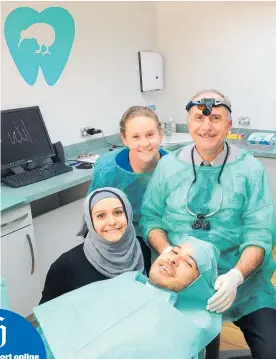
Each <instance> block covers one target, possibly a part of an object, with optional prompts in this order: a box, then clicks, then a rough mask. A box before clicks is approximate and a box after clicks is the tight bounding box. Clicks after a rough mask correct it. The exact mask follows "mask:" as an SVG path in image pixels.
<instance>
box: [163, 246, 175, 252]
mask: <svg viewBox="0 0 276 359" xmlns="http://www.w3.org/2000/svg"><path fill="white" fill-rule="evenodd" d="M172 248H173V246H168V247H166V248H165V249H164V250H163V252H162V253H161V254H163V253H168V252H170V251H171V250H172Z"/></svg>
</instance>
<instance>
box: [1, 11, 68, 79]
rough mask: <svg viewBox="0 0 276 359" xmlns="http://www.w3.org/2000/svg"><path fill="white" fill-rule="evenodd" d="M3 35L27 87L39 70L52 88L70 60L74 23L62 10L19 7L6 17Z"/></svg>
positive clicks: (35, 77)
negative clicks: (38, 9) (39, 10)
mask: <svg viewBox="0 0 276 359" xmlns="http://www.w3.org/2000/svg"><path fill="white" fill-rule="evenodd" d="M4 34H5V39H6V43H7V46H8V48H9V50H10V53H11V56H12V58H13V61H14V63H15V65H16V67H17V69H18V71H19V72H20V74H21V76H22V77H23V79H24V80H25V81H26V82H27V84H29V85H31V86H32V85H34V83H35V82H36V79H37V75H38V70H39V67H40V68H41V70H42V73H43V75H44V78H45V81H46V82H47V84H48V85H49V86H53V85H54V84H55V83H56V82H57V81H58V79H59V78H60V76H61V74H62V72H63V70H64V67H65V65H66V63H67V61H68V58H69V55H70V52H71V49H72V46H73V42H74V38H75V23H74V19H73V17H72V15H71V14H70V13H69V12H68V11H67V10H65V9H64V8H61V7H49V8H47V9H45V10H43V11H42V12H40V13H39V12H38V11H36V10H34V9H32V8H30V7H20V8H17V9H15V10H13V11H12V12H11V13H10V14H9V15H8V16H7V18H6V21H5V24H4Z"/></svg>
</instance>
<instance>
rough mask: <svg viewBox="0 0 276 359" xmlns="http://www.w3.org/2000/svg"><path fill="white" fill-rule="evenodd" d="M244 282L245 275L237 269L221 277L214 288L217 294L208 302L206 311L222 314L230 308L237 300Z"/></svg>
mask: <svg viewBox="0 0 276 359" xmlns="http://www.w3.org/2000/svg"><path fill="white" fill-rule="evenodd" d="M243 281H244V278H243V275H242V274H241V272H240V271H239V270H238V269H237V268H232V269H230V271H229V272H227V273H226V274H222V275H220V276H219V277H218V278H217V280H216V282H215V286H214V289H215V290H216V291H217V292H216V293H215V294H214V295H213V296H212V297H211V298H210V299H209V300H208V304H207V307H206V309H207V310H209V311H210V312H217V313H222V312H224V311H225V310H227V309H228V308H230V307H231V305H232V304H233V302H234V300H235V298H236V295H237V289H238V287H239V286H240V285H241V284H242V283H243Z"/></svg>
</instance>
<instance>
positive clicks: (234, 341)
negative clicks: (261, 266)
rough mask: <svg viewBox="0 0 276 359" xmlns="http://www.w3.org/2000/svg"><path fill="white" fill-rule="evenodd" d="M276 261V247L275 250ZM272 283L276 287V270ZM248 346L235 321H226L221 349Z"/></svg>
mask: <svg viewBox="0 0 276 359" xmlns="http://www.w3.org/2000/svg"><path fill="white" fill-rule="evenodd" d="M274 258H275V261H276V249H275V250H274ZM272 283H273V284H274V287H275V288H276V272H275V273H274V276H273V277H272ZM243 348H247V344H246V342H245V340H244V337H243V335H242V333H241V331H240V329H239V328H237V327H236V326H235V325H234V324H233V323H225V324H224V326H223V329H222V332H221V340H220V349H221V350H238V349H243Z"/></svg>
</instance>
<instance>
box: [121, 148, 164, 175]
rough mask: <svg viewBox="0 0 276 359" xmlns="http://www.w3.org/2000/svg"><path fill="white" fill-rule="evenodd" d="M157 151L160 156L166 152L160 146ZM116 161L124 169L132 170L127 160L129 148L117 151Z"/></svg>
mask: <svg viewBox="0 0 276 359" xmlns="http://www.w3.org/2000/svg"><path fill="white" fill-rule="evenodd" d="M159 153H160V158H161V157H163V156H165V155H166V154H167V152H166V151H164V150H163V149H162V148H160V150H159ZM116 163H117V165H118V166H120V167H121V168H122V169H124V170H125V171H128V172H133V169H132V167H131V164H130V162H129V149H128V148H125V149H123V150H122V151H121V152H119V153H118V155H117V156H116Z"/></svg>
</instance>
